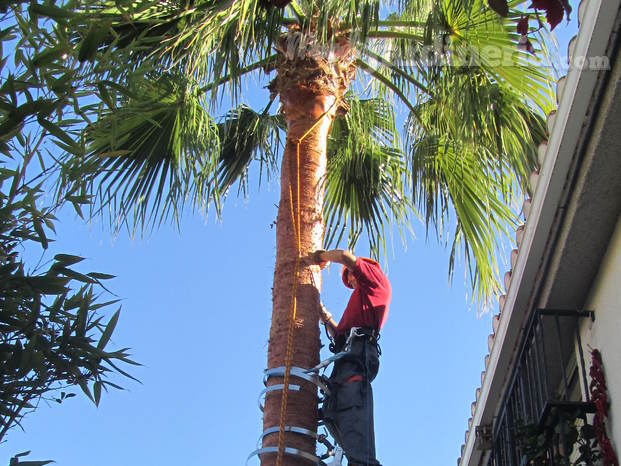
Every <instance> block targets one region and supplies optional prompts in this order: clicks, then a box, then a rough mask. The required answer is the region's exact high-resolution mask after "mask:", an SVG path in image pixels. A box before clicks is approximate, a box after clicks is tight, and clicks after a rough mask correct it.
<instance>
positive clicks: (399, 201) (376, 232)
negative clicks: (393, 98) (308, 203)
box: [324, 96, 409, 256]
mask: <svg viewBox="0 0 621 466" xmlns="http://www.w3.org/2000/svg"><path fill="white" fill-rule="evenodd" d="M348 103H349V106H350V108H349V112H348V113H347V115H346V116H345V117H340V118H337V119H336V121H335V122H334V125H333V127H332V131H331V134H330V138H329V142H328V175H327V180H326V196H325V202H324V212H325V216H326V219H327V220H326V237H325V241H324V242H325V243H326V246H331V245H333V244H338V243H339V242H340V241H341V240H342V238H343V235H344V234H345V232H346V231H348V232H349V235H348V245H349V246H350V247H353V245H355V244H356V242H357V240H358V239H359V237H360V235H361V233H362V232H363V231H366V233H367V236H368V238H369V243H370V249H371V252H372V254H373V255H375V256H378V255H380V253H381V252H383V251H384V249H385V238H386V232H387V231H390V230H391V226H392V225H394V224H395V223H396V224H397V225H407V224H408V211H409V202H408V200H407V192H406V189H405V187H404V183H403V180H404V174H405V160H404V158H403V154H402V153H401V150H400V149H399V147H398V136H397V131H396V127H395V117H394V113H393V110H392V106H391V105H390V104H389V103H388V102H386V101H385V100H382V99H377V98H376V99H367V100H359V99H357V98H356V97H355V96H350V98H349V99H348Z"/></svg>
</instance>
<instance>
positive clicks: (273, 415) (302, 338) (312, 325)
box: [261, 37, 354, 466]
mask: <svg viewBox="0 0 621 466" xmlns="http://www.w3.org/2000/svg"><path fill="white" fill-rule="evenodd" d="M295 44H296V47H299V46H300V44H304V38H302V40H300V38H299V37H298V38H297V41H295ZM286 45H287V44H286V42H285V41H283V43H282V44H281V46H283V49H282V53H281V57H280V61H279V64H278V67H277V69H278V75H277V78H276V79H275V81H274V83H273V86H272V91H273V92H276V93H279V94H280V101H281V105H282V107H281V108H282V111H283V113H284V115H285V118H286V121H287V143H286V146H285V151H284V155H283V160H282V168H281V180H280V181H281V187H280V204H279V207H278V218H277V225H276V266H275V271H274V287H273V311H272V325H271V329H270V339H269V345H268V362H267V365H268V368H275V367H282V366H285V361H286V353H287V340H288V338H287V337H288V332H289V319H290V315H291V311H292V305H293V289H294V286H293V285H294V279H295V265H296V259H297V257H298V242H297V237H296V230H295V227H294V225H296V224H297V212H298V209H299V213H300V216H299V218H300V251H299V253H300V255H301V256H302V257H304V256H308V255H309V254H310V253H311V252H313V251H315V250H316V249H320V248H321V246H322V241H323V233H324V224H323V215H322V206H323V198H324V191H325V186H324V183H325V176H326V166H327V142H328V134H329V132H330V127H331V125H332V122H333V121H334V118H335V116H336V114H337V111H339V110H340V109H342V106H343V95H344V92H345V90H346V89H347V86H348V85H349V82H350V80H351V79H352V77H353V73H354V68H353V65H352V63H353V54H352V53H351V51H350V50H349V47H348V46H347V47H343V46H342V45H343V44H341V45H340V46H339V47H340V48H339V49H338V51H337V55H338V56H337V57H335V56H334V51H333V52H332V55H330V58H329V59H328V58H324V57H323V55H325V54H322V55H320V56H311V55H309V53H312V52H309V50H305V52H304V54H302V55H300V54H297V52H296V50H294V51H293V53H292V50H290V49H289V50H285V49H286ZM309 130H310V132H308V131H309ZM307 133H308V134H307ZM305 134H307V135H306V136H305V137H304V135H305ZM300 139H301V141H300V144H299V161H298V159H297V144H296V143H297V141H298V140H300ZM298 163H299V166H298ZM298 172H299V203H298V199H297V196H298V185H297V183H298ZM292 206H293V209H292ZM292 210H293V217H294V218H295V220H294V219H293V218H292ZM297 283H298V285H297V293H296V295H297V311H296V322H295V326H294V329H293V340H292V343H293V344H292V359H291V366H292V367H301V368H311V367H313V366H315V365H316V364H317V363H318V362H319V347H320V339H319V325H318V322H319V312H318V310H319V292H320V289H321V274H320V271H319V268H318V267H317V266H309V264H307V263H305V262H304V261H302V262H301V264H300V269H299V277H298V282H297ZM282 383H283V378H282V377H271V378H270V379H269V380H268V385H274V384H282ZM289 383H290V384H295V385H301V390H300V391H288V392H287V403H286V405H285V406H286V410H285V416H284V420H285V422H284V424H285V425H286V426H294V427H303V428H305V429H308V430H310V431H316V430H317V420H318V407H317V404H318V399H317V387H315V386H314V385H312V384H311V383H309V382H306V381H304V380H301V379H298V378H296V377H291V378H290V379H289ZM282 393H283V392H282V390H277V391H273V392H268V393H267V395H266V399H265V410H264V415H263V430H264V431H265V430H267V429H269V428H274V427H276V428H278V427H279V425H280V420H281V406H282V404H281V403H282ZM278 438H279V433H278V432H275V433H272V434H268V435H266V436H265V437H264V439H263V446H264V447H268V446H278ZM283 440H284V441H283V446H286V447H293V448H297V449H299V450H301V451H304V452H308V453H312V454H315V451H316V443H315V441H314V439H312V438H309V437H306V436H302V435H299V434H296V433H290V432H287V433H285V434H284V437H283ZM304 462H305V460H301V459H299V458H295V457H292V456H288V455H283V458H282V462H281V463H280V464H281V465H282V466H294V465H300V464H303V463H304ZM276 463H277V455H276V454H263V455H261V465H262V466H274V465H276Z"/></svg>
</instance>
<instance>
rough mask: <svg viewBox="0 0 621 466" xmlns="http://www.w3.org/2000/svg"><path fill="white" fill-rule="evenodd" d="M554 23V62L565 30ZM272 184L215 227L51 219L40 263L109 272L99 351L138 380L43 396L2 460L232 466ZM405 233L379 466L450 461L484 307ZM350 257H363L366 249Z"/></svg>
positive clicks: (262, 323)
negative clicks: (113, 225) (126, 351)
mask: <svg viewBox="0 0 621 466" xmlns="http://www.w3.org/2000/svg"><path fill="white" fill-rule="evenodd" d="M576 14H577V12H574V13H573V17H574V19H575V16H576ZM557 29H559V31H558V32H560V43H561V45H560V51H561V55H562V56H564V55H565V53H566V49H567V48H566V44H567V39H568V38H569V37H571V35H573V34H574V32H575V21H573V22H572V24H571V25H570V27H567V26H566V25H565V23H563V24H561V25H559V27H558V28H557ZM278 191H279V190H278V185H277V183H276V182H273V183H271V184H264V185H263V186H262V187H261V189H260V190H259V189H257V188H256V185H255V186H254V188H253V189H252V190H251V191H250V194H249V197H248V199H247V200H244V199H238V198H236V197H234V196H231V197H230V198H229V199H228V200H227V202H226V205H225V208H224V214H223V220H222V222H220V221H218V220H217V219H216V218H215V216H213V215H210V216H209V217H208V218H207V219H205V218H204V217H202V216H200V215H198V214H192V213H191V212H188V213H186V215H185V216H184V219H183V221H182V224H181V228H180V232H177V230H176V229H175V228H174V227H173V226H171V225H165V226H163V227H161V228H160V229H159V230H156V231H155V232H153V233H152V234H150V235H149V236H147V237H145V238H134V239H131V238H129V236H128V235H127V234H126V233H125V232H122V233H120V234H119V235H118V236H117V237H113V236H112V235H111V233H110V231H109V229H108V228H107V227H106V226H105V225H103V226H102V222H101V219H95V220H93V221H92V223H91V224H90V225H87V224H85V223H84V222H83V221H81V220H80V219H79V218H77V217H76V216H75V214H74V213H73V212H72V211H70V210H69V209H66V210H64V211H63V212H62V213H61V215H60V216H59V223H58V224H57V237H56V240H57V241H56V242H55V243H54V244H53V245H52V246H51V248H50V252H49V253H48V255H47V256H46V257H52V256H53V254H54V253H56V252H65V253H70V254H78V255H81V256H83V257H86V258H87V259H88V260H87V261H85V262H84V265H83V267H82V269H81V270H85V271H99V272H105V273H111V274H115V275H117V277H118V278H116V279H114V280H112V281H110V282H109V287H110V289H111V290H112V291H114V293H116V294H117V295H118V296H119V297H121V298H122V303H121V304H122V313H121V319H120V321H119V325H118V326H117V330H116V332H115V336H114V338H113V340H112V342H111V346H112V345H115V346H117V347H123V346H130V347H131V348H132V354H133V357H134V359H135V360H137V361H139V362H141V363H142V364H143V366H142V367H139V368H135V369H134V368H132V374H133V375H135V376H136V377H137V378H139V379H140V380H141V382H142V384H138V383H135V382H133V381H131V380H121V383H122V384H123V385H124V386H125V387H126V388H127V390H125V391H112V392H110V393H108V394H104V395H103V396H102V401H101V404H100V406H99V408H96V407H95V406H94V405H93V404H92V403H91V402H90V401H88V400H87V399H86V398H85V397H84V396H77V397H74V398H71V399H69V400H67V401H66V402H65V403H64V404H63V405H62V406H58V405H56V404H54V405H49V406H48V405H46V404H45V403H42V404H41V406H40V407H39V409H38V411H37V412H36V413H35V414H33V415H30V416H29V417H27V418H26V419H25V421H24V428H25V432H21V431H19V430H16V429H14V430H13V431H12V432H10V433H9V435H8V441H7V442H6V443H4V444H2V445H0V464H8V461H9V458H10V457H11V456H12V455H13V454H15V453H18V452H21V451H24V450H32V454H31V456H30V457H31V458H32V459H54V460H56V462H57V464H59V465H63V466H110V465H118V466H130V465H137V464H139V465H143V464H144V465H147V464H148V465H150V466H164V465H170V464H175V465H199V464H201V465H218V466H220V465H222V466H228V465H241V464H244V462H245V460H246V456H247V455H248V454H249V453H250V452H251V451H252V450H254V449H255V448H256V441H257V439H258V436H259V434H260V432H261V429H262V425H261V424H262V423H261V413H260V411H259V409H258V406H257V396H258V394H259V392H260V391H261V389H262V388H263V385H262V371H263V369H264V368H265V365H266V351H267V337H268V331H269V325H270V315H271V286H272V274H273V265H274V259H275V231H274V230H273V229H272V228H271V226H270V224H271V223H272V222H273V221H274V220H275V218H276V207H275V204H276V203H277V202H278V199H277V198H278ZM415 230H416V233H417V238H416V239H415V240H410V241H409V242H408V245H407V249H406V250H404V249H403V248H402V247H401V244H400V242H399V241H398V240H397V241H395V242H394V247H393V251H394V252H393V253H391V254H390V255H389V257H388V260H387V271H388V276H389V278H390V280H391V282H392V285H393V302H392V305H391V313H390V316H389V319H388V321H387V324H386V326H385V328H384V331H383V335H382V339H381V346H382V351H383V356H382V358H381V368H380V372H379V375H378V377H377V379H376V381H375V382H374V391H375V411H376V440H377V450H378V457H379V459H380V461H382V463H383V464H385V465H388V466H392V465H406V466H408V465H426V466H441V465H442V466H444V465H454V464H455V461H456V458H457V457H458V456H459V449H460V446H461V444H462V442H463V441H464V431H465V429H466V427H467V425H466V422H467V419H468V418H469V417H470V404H471V402H472V401H473V400H474V394H475V389H476V388H477V387H478V386H479V385H480V383H481V380H480V375H481V370H482V369H483V367H484V366H483V358H484V356H485V355H486V354H487V335H488V334H489V333H490V331H491V316H492V313H489V314H486V315H483V316H481V317H477V314H476V311H475V310H474V309H470V308H469V306H468V302H469V300H468V298H467V293H468V287H467V286H464V278H463V273H462V269H461V268H459V267H460V266H458V269H457V271H456V274H455V280H454V281H453V283H452V286H450V287H449V285H448V281H447V276H448V275H447V266H448V250H445V249H444V248H441V247H438V246H437V245H436V243H435V242H434V241H433V240H430V241H429V242H426V241H425V234H424V231H423V228H422V227H421V226H420V225H419V224H416V223H415ZM355 252H356V254H358V255H366V254H367V253H368V251H367V248H366V245H364V244H361V245H360V247H359V248H358V249H357V250H356V251H355ZM508 253H509V251H507V257H508ZM339 272H340V269H339V268H338V267H335V266H332V267H331V268H328V269H326V270H325V271H324V290H323V293H322V299H323V301H324V303H325V304H326V306H327V307H328V308H329V309H330V310H331V311H332V312H333V313H334V314H335V317H340V314H341V311H342V309H343V308H344V307H345V304H346V302H347V299H348V297H349V291H347V290H346V289H345V288H344V287H343V286H342V284H341V281H340V276H339ZM111 311H112V309H111ZM493 312H497V308H496V307H495V308H494V309H493ZM324 355H325V353H324ZM257 463H258V462H257V461H256V460H253V461H252V462H251V463H250V464H257Z"/></svg>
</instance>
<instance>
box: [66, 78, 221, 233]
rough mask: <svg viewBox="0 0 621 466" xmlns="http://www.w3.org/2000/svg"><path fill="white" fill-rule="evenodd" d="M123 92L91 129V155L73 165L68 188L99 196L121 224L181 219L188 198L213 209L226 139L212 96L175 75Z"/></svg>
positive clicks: (113, 220)
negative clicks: (209, 107)
mask: <svg viewBox="0 0 621 466" xmlns="http://www.w3.org/2000/svg"><path fill="white" fill-rule="evenodd" d="M115 88H116V89H117V90H122V89H121V88H120V87H118V86H116V87H115ZM123 91H124V92H123V95H122V96H121V97H120V101H119V105H118V106H116V105H115V106H113V107H111V108H107V109H105V110H103V111H102V113H101V116H100V118H99V120H98V121H97V122H96V123H95V124H94V125H92V126H91V127H90V128H87V130H86V138H87V142H88V148H89V151H88V156H87V157H86V158H85V159H84V160H73V161H71V162H70V163H68V164H67V165H66V166H65V169H64V174H63V177H62V189H64V190H68V191H72V192H75V191H81V192H83V193H88V194H93V195H95V196H96V197H97V201H98V202H97V204H98V205H99V206H100V209H103V208H104V207H106V208H108V209H109V210H110V214H111V218H110V221H111V224H112V225H113V226H114V227H115V228H117V229H118V228H119V227H120V226H121V225H123V224H126V225H128V226H130V227H131V228H132V229H135V228H136V227H137V226H141V227H144V226H145V225H148V224H155V223H157V222H162V221H164V220H166V219H167V218H169V217H170V216H172V217H173V218H174V219H178V217H179V215H180V212H181V210H182V209H183V206H184V203H185V202H186V199H188V198H190V199H192V200H193V202H194V203H195V204H199V205H202V206H204V207H205V208H206V206H207V205H208V203H209V200H210V195H211V188H210V185H209V183H210V181H211V180H212V179H213V178H214V176H215V173H216V170H217V162H218V157H217V155H218V151H219V147H220V145H219V134H218V127H217V125H216V122H215V121H214V120H213V119H212V118H211V117H210V116H209V114H208V113H207V111H206V110H205V103H204V101H203V100H204V99H202V98H201V97H200V96H198V95H197V94H196V93H195V92H194V87H193V86H192V85H191V84H190V83H188V82H187V81H186V80H184V79H183V78H182V77H179V76H173V75H161V76H157V77H155V76H152V77H151V79H140V80H138V81H137V82H133V83H132V84H131V85H130V86H129V88H127V89H125V90H123Z"/></svg>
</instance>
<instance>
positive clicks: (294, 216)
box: [276, 101, 336, 466]
mask: <svg viewBox="0 0 621 466" xmlns="http://www.w3.org/2000/svg"><path fill="white" fill-rule="evenodd" d="M335 104H336V101H335V102H333V103H332V105H331V106H330V108H328V110H326V111H325V112H323V113H322V114H321V115H320V116H319V118H317V120H316V121H315V123H313V125H312V126H311V127H310V128H309V129H308V130H307V131H306V132H305V133H304V134H303V135H302V136H301V137H300V138H299V139H297V141H296V161H295V164H296V166H295V171H296V206H295V213H294V208H293V189H292V187H291V184H292V183H291V173H289V207H290V209H291V224H292V226H293V231H294V232H295V235H296V242H297V250H298V251H297V252H298V253H297V257H296V259H295V269H294V272H293V289H292V296H293V299H292V302H291V313H290V314H289V331H288V333H287V351H286V353H285V376H284V381H283V389H282V398H281V403H280V424H279V430H278V455H277V457H276V466H281V464H282V458H283V454H284V437H285V418H286V415H287V392H288V390H289V375H290V372H291V358H292V356H293V330H294V327H295V316H296V312H297V291H298V280H299V278H300V261H301V259H302V243H301V241H302V239H301V223H300V144H301V143H302V141H303V140H304V139H306V137H307V136H308V135H309V134H310V133H311V132H312V131H313V130H314V129H315V128H316V127H317V125H318V124H319V122H320V121H321V120H322V119H323V117H324V116H326V115H327V114H328V113H329V112H330V110H332V107H334V105H335ZM311 276H312V273H311ZM313 282H314V277H313Z"/></svg>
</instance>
